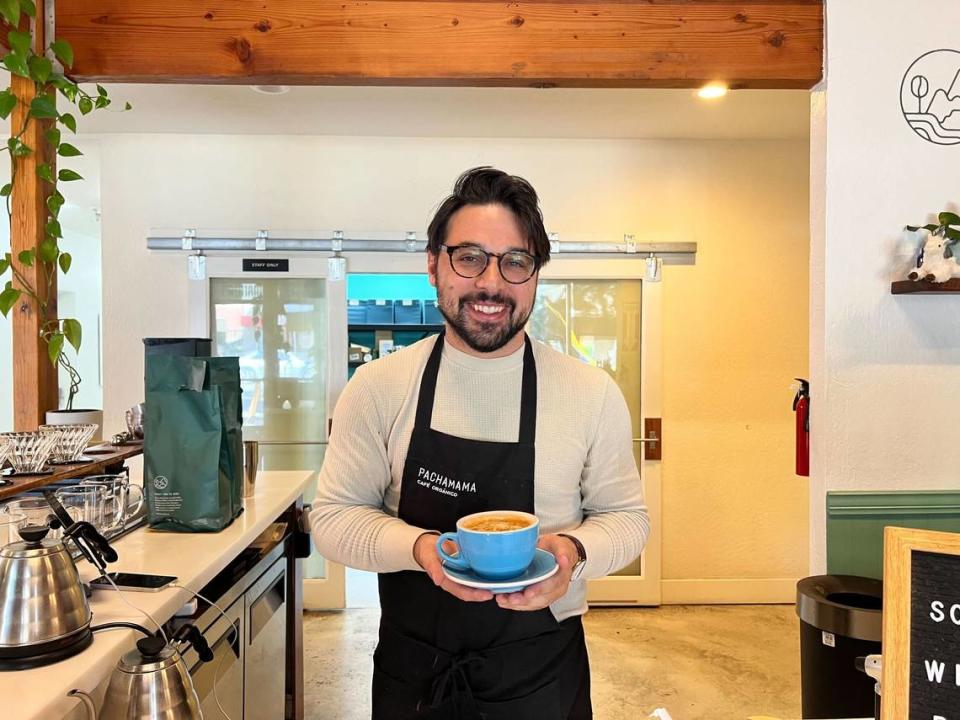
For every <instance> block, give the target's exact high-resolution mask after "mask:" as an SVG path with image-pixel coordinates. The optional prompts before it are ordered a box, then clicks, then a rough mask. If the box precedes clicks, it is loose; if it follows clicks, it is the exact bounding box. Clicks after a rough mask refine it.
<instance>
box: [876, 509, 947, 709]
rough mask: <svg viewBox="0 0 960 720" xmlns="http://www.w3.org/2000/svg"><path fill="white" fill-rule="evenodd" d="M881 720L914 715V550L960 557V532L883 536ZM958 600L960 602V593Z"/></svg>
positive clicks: (901, 531)
mask: <svg viewBox="0 0 960 720" xmlns="http://www.w3.org/2000/svg"><path fill="white" fill-rule="evenodd" d="M883 542H884V553H883V680H882V683H881V692H882V703H881V710H882V712H881V720H904V718H907V717H909V716H910V642H911V624H910V617H911V598H912V594H911V582H912V569H913V553H914V551H921V552H929V553H936V554H941V555H956V556H960V534H957V533H946V532H936V531H933V530H916V529H912V528H898V527H888V528H885V529H884V535H883ZM957 601H958V602H960V592H958V596H957Z"/></svg>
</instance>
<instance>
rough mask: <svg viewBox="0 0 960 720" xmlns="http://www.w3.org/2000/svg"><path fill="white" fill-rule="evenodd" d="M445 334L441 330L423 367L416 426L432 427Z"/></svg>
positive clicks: (426, 428) (427, 428)
mask: <svg viewBox="0 0 960 720" xmlns="http://www.w3.org/2000/svg"><path fill="white" fill-rule="evenodd" d="M443 334H444V331H443V330H441V331H440V334H439V335H437V339H436V342H434V343H433V350H431V351H430V357H429V358H428V359H427V365H426V367H424V368H423V377H421V378H420V395H419V397H418V398H417V417H416V420H415V421H414V427H416V428H423V429H424V430H429V429H430V423H431V421H432V420H433V399H434V397H435V396H436V394H437V375H439V374H440V356H441V355H442V354H443Z"/></svg>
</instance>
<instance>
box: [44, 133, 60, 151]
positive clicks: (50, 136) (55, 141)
mask: <svg viewBox="0 0 960 720" xmlns="http://www.w3.org/2000/svg"><path fill="white" fill-rule="evenodd" d="M43 136H44V137H45V138H46V139H47V142H48V143H50V144H51V145H53V146H54V147H57V146H58V145H60V131H59V130H58V129H57V128H50V129H49V130H47V131H46V132H44V133H43Z"/></svg>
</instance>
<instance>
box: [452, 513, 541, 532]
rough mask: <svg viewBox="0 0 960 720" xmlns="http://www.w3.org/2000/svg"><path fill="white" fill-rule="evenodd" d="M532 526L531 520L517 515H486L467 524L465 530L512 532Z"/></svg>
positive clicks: (464, 526) (464, 525)
mask: <svg viewBox="0 0 960 720" xmlns="http://www.w3.org/2000/svg"><path fill="white" fill-rule="evenodd" d="M532 524H533V523H532V522H531V521H530V519H529V518H525V517H518V516H516V515H485V516H483V517H478V518H474V519H473V520H470V521H469V522H465V523H464V524H463V528H464V529H465V530H473V531H474V532H510V531H511V530H523V528H526V527H530V526H531V525H532Z"/></svg>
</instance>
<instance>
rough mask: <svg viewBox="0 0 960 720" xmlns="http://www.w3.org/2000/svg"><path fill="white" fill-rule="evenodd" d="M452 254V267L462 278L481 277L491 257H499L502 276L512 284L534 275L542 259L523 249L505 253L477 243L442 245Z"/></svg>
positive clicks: (520, 283) (498, 265)
mask: <svg viewBox="0 0 960 720" xmlns="http://www.w3.org/2000/svg"><path fill="white" fill-rule="evenodd" d="M440 247H442V248H443V249H444V250H446V251H447V255H449V256H450V267H452V268H453V271H454V272H455V273H456V274H457V275H459V276H460V277H462V278H468V279H469V278H475V277H479V276H480V275H482V274H483V273H484V271H485V270H486V269H487V265H489V264H490V258H496V259H497V267H498V269H499V270H500V276H501V277H502V278H503V279H504V280H506V281H507V282H508V283H510V284H511V285H522V284H523V283H525V282H526V281H527V280H529V279H530V278H532V277H533V274H534V273H535V272H536V271H537V268H538V267H540V261H539V260H538V259H537V258H535V257H534V256H533V255H531V254H530V253H527V252H523V251H522V250H510V251H508V252H505V253H499V254H498V253H492V252H487V251H486V250H484V249H483V248H479V247H477V246H476V245H453V246H451V245H441V246H440Z"/></svg>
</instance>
